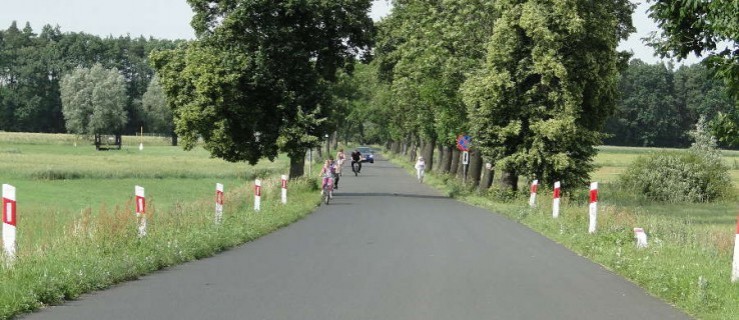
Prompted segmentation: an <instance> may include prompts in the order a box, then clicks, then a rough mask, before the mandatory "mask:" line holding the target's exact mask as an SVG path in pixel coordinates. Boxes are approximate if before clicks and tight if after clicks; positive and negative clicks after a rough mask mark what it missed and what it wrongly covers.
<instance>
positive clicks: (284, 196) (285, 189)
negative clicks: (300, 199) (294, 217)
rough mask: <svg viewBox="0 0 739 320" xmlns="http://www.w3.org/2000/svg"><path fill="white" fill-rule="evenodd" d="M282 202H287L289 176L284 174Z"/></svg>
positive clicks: (282, 178)
mask: <svg viewBox="0 0 739 320" xmlns="http://www.w3.org/2000/svg"><path fill="white" fill-rule="evenodd" d="M280 178H281V180H282V204H287V176H286V175H284V174H283V175H282V177H280Z"/></svg>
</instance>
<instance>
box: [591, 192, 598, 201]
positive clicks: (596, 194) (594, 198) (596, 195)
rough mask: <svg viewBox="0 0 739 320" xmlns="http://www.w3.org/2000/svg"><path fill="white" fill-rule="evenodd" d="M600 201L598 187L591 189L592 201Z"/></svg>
mask: <svg viewBox="0 0 739 320" xmlns="http://www.w3.org/2000/svg"><path fill="white" fill-rule="evenodd" d="M594 202H598V189H592V190H590V203H594Z"/></svg>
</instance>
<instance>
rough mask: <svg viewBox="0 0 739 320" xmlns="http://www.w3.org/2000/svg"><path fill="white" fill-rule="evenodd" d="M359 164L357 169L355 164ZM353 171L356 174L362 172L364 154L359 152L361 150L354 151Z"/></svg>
mask: <svg viewBox="0 0 739 320" xmlns="http://www.w3.org/2000/svg"><path fill="white" fill-rule="evenodd" d="M355 163H356V164H357V167H356V168H355V167H354V164H355ZM352 171H354V174H357V173H360V172H362V153H361V152H359V149H357V150H354V152H352Z"/></svg>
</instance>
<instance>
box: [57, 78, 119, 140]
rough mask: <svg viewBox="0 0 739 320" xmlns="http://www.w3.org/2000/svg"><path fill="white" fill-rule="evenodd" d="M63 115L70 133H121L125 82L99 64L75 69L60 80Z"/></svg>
mask: <svg viewBox="0 0 739 320" xmlns="http://www.w3.org/2000/svg"><path fill="white" fill-rule="evenodd" d="M61 99H62V107H63V108H62V112H63V113H64V119H65V121H66V122H65V125H66V127H67V130H68V131H69V132H70V133H75V134H79V135H100V134H121V131H122V130H123V128H124V126H125V125H126V122H127V120H128V118H127V117H126V111H125V106H126V83H125V80H124V78H123V76H122V75H120V74H119V73H118V71H117V70H115V69H105V68H103V66H102V65H100V64H95V65H93V66H92V68H77V69H75V70H74V71H73V72H72V73H71V74H68V75H65V76H64V77H62V80H61Z"/></svg>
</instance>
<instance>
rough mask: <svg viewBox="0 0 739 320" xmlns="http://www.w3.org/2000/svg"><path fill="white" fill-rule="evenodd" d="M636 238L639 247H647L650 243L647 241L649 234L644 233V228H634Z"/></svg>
mask: <svg viewBox="0 0 739 320" xmlns="http://www.w3.org/2000/svg"><path fill="white" fill-rule="evenodd" d="M634 238H636V247H637V248H638V249H643V248H646V247H647V246H648V245H649V244H648V243H647V234H646V233H644V229H642V228H634Z"/></svg>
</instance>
